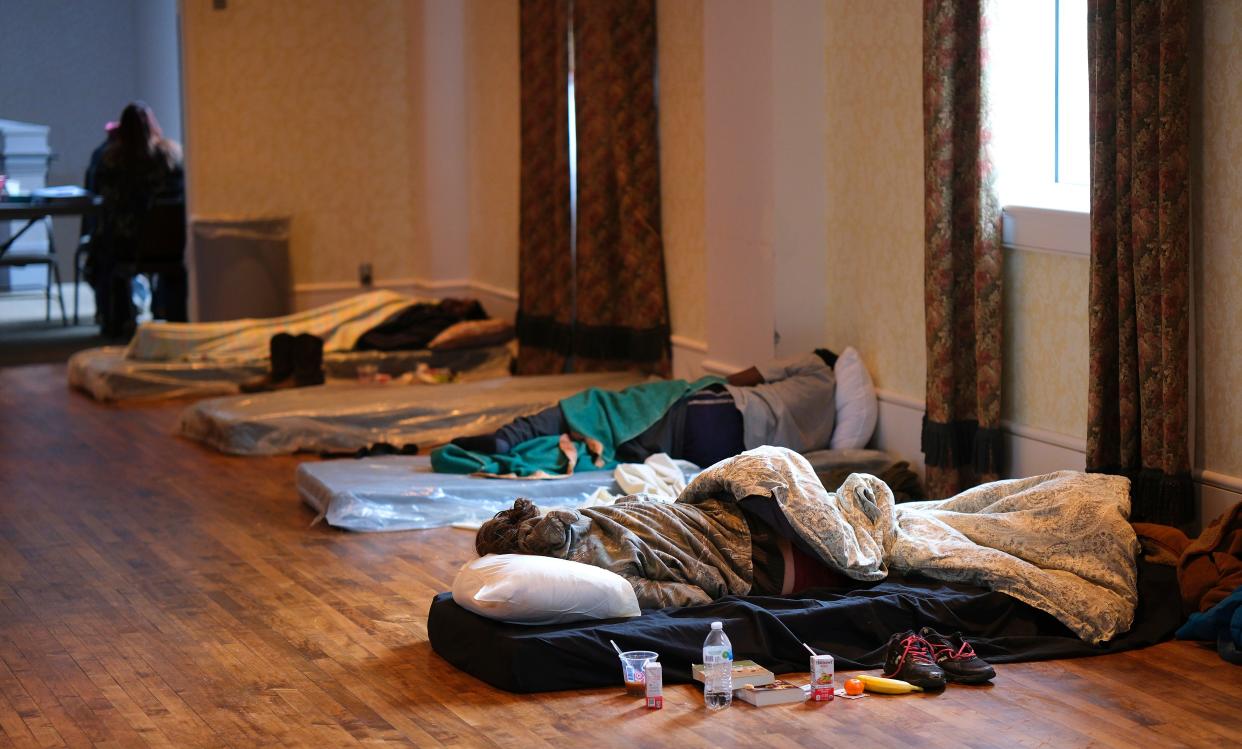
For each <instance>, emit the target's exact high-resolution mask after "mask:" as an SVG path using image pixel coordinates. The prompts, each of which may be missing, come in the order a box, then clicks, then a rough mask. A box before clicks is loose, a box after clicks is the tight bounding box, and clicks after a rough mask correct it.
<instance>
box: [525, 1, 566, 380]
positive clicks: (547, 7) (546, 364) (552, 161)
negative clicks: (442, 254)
mask: <svg viewBox="0 0 1242 749" xmlns="http://www.w3.org/2000/svg"><path fill="white" fill-rule="evenodd" d="M520 23H521V31H520V34H521V40H520V54H521V63H520V68H521V70H520V76H521V106H522V114H521V129H522V132H521V144H522V145H521V148H522V152H521V187H520V190H521V197H520V205H521V208H520V211H521V218H520V222H521V223H520V231H519V235H518V236H519V240H518V241H519V245H518V276H519V278H518V314H517V334H518V342H519V344H520V348H519V353H518V361H517V369H518V373H519V374H544V373H554V372H561V371H563V370H564V367H565V361H566V357H567V356H568V355H569V353H570V352H571V350H572V325H573V278H574V276H573V265H572V263H573V258H572V255H571V250H570V244H569V238H570V233H569V231H570V230H569V207H570V206H569V131H568V124H567V123H568V117H569V95H568V91H567V86H568V82H569V0H522V3H521V10H520Z"/></svg>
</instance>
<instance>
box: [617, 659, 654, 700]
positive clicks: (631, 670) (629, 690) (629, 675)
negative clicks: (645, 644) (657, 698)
mask: <svg viewBox="0 0 1242 749" xmlns="http://www.w3.org/2000/svg"><path fill="white" fill-rule="evenodd" d="M659 657H660V654H659V653H655V652H652V651H650V650H627V651H625V652H624V653H622V654H621V676H622V678H624V679H625V693H626V694H628V695H630V696H632V697H646V696H647V676H646V674H644V673H643V668H644V667H645V666H646V665H647V664H648V663H649V662H650V661H654V660H656V659H657V658H659Z"/></svg>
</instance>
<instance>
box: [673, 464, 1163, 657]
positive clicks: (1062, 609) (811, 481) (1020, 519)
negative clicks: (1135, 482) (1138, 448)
mask: <svg viewBox="0 0 1242 749" xmlns="http://www.w3.org/2000/svg"><path fill="white" fill-rule="evenodd" d="M726 496H732V497H734V498H735V499H736V500H738V501H740V500H742V499H744V498H746V497H750V496H762V497H767V498H770V499H771V500H772V501H774V502H776V503H777V505H778V507H779V508H780V511H781V513H782V514H783V515H784V517H785V519H786V520H788V521H789V524H790V526H791V527H792V529H793V530H794V532H796V533H797V534H798V535H799V536H800V537H801V538H802V539H803V540H804V541H806V542H807V544H809V545H810V547H811V548H813V549H815V550H816V552H817V553H818V554H819V556H820V557H821V558H822V559H823V560H824V562H825V563H827V564H829V565H830V566H832V567H834V568H836V569H838V570H840V571H842V572H843V573H845V574H846V575H849V576H850V577H853V578H854V579H857V580H880V579H883V578H884V577H886V576H887V575H888V573H889V571H896V572H918V573H921V574H923V575H926V576H928V577H933V578H936V579H940V580H949V581H955V582H965V583H970V584H974V585H981V586H986V587H988V588H991V589H993V590H998V591H1001V592H1003V593H1007V594H1009V595H1011V596H1013V597H1014V598H1017V599H1018V600H1020V601H1023V602H1025V603H1028V604H1030V605H1032V606H1035V607H1036V608H1039V609H1041V610H1043V611H1046V612H1048V613H1049V614H1052V615H1053V616H1055V617H1056V618H1057V619H1059V620H1060V621H1061V622H1062V623H1064V624H1065V625H1066V626H1067V627H1069V628H1070V629H1071V630H1073V631H1074V632H1075V633H1076V634H1077V635H1078V636H1079V637H1081V638H1082V639H1083V640H1086V641H1087V642H1091V643H1096V642H1101V641H1104V640H1107V639H1110V638H1111V637H1113V636H1115V635H1117V634H1120V633H1122V632H1125V631H1126V630H1127V629H1129V627H1130V624H1131V623H1132V621H1133V618H1134V609H1135V606H1136V604H1137V602H1138V589H1137V571H1136V567H1135V554H1136V553H1137V551H1138V539H1137V538H1136V536H1135V534H1134V529H1133V528H1132V527H1131V526H1130V524H1129V522H1128V521H1127V518H1128V516H1129V513H1130V492H1129V481H1128V480H1127V479H1125V478H1122V477H1118V476H1109V475H1105V474H1088V473H1079V472H1076V471H1060V472H1058V473H1050V474H1047V475H1044V476H1035V477H1032V478H1025V479H1015V480H1010V481H997V482H993V483H990V484H984V485H982V486H978V487H975V488H973V489H970V490H968V491H965V492H962V493H961V494H959V495H957V496H956V497H952V498H950V499H946V500H940V501H930V502H913V503H907V504H903V505H899V506H898V505H895V503H894V501H893V494H892V492H891V491H890V490H889V488H888V486H887V485H886V484H885V483H884V482H883V481H880V480H879V479H877V478H876V477H874V476H870V475H867V474H858V473H856V474H851V475H850V476H849V478H847V479H846V481H845V483H844V484H842V485H841V487H840V488H839V489H837V490H836V491H835V492H829V491H827V490H826V489H825V488H824V487H823V485H822V484H821V483H820V482H819V480H818V478H816V476H815V472H814V470H813V469H812V468H811V466H810V464H809V463H807V461H806V459H805V458H803V457H802V456H801V455H799V454H797V453H795V452H793V451H790V450H786V449H784V448H777V447H760V448H757V449H755V450H750V451H747V452H746V453H743V454H742V455H741V456H738V457H737V458H734V459H732V460H727V461H723V462H721V463H718V464H716V465H715V466H712V467H711V468H709V469H707V470H706V471H704V472H703V473H701V474H699V475H698V477H696V478H695V479H694V480H693V481H691V482H690V485H689V486H688V487H687V488H686V491H685V492H684V493H683V494H682V496H681V497H680V498H679V499H678V501H679V502H698V501H702V500H705V499H709V498H712V497H726Z"/></svg>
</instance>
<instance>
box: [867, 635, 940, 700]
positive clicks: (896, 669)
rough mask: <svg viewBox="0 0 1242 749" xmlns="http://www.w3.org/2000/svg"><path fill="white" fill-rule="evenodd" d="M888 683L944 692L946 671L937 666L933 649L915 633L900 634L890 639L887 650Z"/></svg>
mask: <svg viewBox="0 0 1242 749" xmlns="http://www.w3.org/2000/svg"><path fill="white" fill-rule="evenodd" d="M881 676H883V677H884V678H885V679H900V680H901V681H904V682H906V683H907V684H913V685H914V686H916V687H919V688H920V689H923V690H924V691H927V692H938V691H940V690H941V689H944V683H945V673H944V669H942V668H941V667H940V666H938V665H936V659H935V656H933V655H932V649H931V645H929V644H928V642H927V640H924V639H923V638H922V637H921V636H919V635H917V634H915V633H914V630H906V631H905V632H898V633H896V634H894V635H893V636H892V637H890V638H888V644H887V645H885V648H884V673H882V674H881Z"/></svg>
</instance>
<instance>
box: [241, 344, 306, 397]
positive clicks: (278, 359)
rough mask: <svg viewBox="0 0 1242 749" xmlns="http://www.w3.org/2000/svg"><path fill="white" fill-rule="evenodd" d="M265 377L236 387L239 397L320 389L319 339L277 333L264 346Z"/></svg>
mask: <svg viewBox="0 0 1242 749" xmlns="http://www.w3.org/2000/svg"><path fill="white" fill-rule="evenodd" d="M268 353H269V365H268V374H266V375H264V376H263V377H260V378H257V379H254V380H249V381H246V382H243V383H241V384H240V386H239V387H240V388H241V391H242V392H243V393H257V392H260V391H263V390H277V389H282V388H289V387H307V386H308V385H322V384H323V382H324V376H323V339H322V338H319V337H318V336H313V335H311V334H310V333H302V334H301V335H297V336H292V335H289V334H288V333H277V334H276V335H274V336H272V340H271V341H269V342H268Z"/></svg>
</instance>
